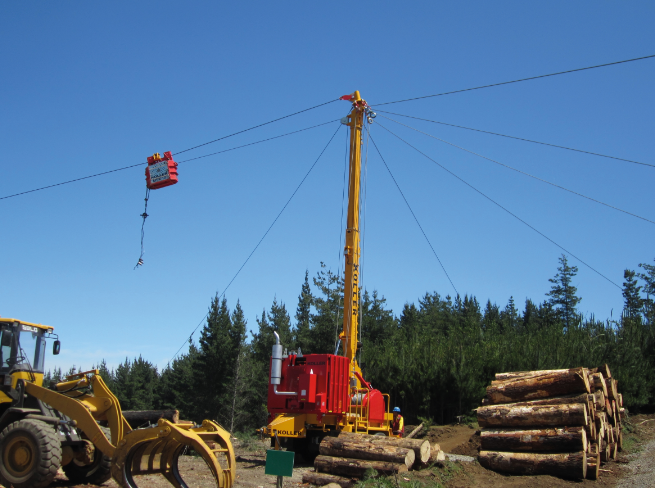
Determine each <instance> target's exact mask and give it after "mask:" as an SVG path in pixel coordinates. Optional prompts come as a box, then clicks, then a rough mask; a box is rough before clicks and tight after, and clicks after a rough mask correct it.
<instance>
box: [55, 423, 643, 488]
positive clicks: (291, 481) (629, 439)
mask: <svg viewBox="0 0 655 488" xmlns="http://www.w3.org/2000/svg"><path fill="white" fill-rule="evenodd" d="M630 423H631V425H632V426H633V429H634V430H633V432H632V433H630V434H627V435H625V437H624V446H625V449H624V452H623V453H621V454H620V456H619V459H618V460H617V461H615V462H611V463H609V464H607V465H604V466H602V469H603V471H602V472H601V476H600V479H599V480H598V481H590V480H584V481H571V480H563V479H560V478H556V477H553V476H545V475H542V476H508V475H503V474H499V473H495V472H493V471H488V470H486V469H485V468H483V467H482V466H480V465H479V464H478V463H477V462H456V463H450V462H448V463H446V465H445V467H443V468H437V467H432V468H428V469H423V470H421V471H413V472H410V473H405V474H403V476H402V479H400V480H399V484H398V485H397V486H398V487H399V488H419V487H420V488H437V487H444V488H473V487H476V488H477V487H493V488H498V487H510V488H565V487H572V486H578V487H586V486H589V487H591V486H597V487H599V488H600V487H603V488H610V487H611V488H623V487H635V488H649V487H651V488H652V487H655V468H654V463H652V462H651V460H652V459H654V458H655V415H637V416H634V417H632V418H631V419H630ZM420 437H425V438H427V439H429V440H430V443H435V442H436V443H438V444H439V445H440V446H441V448H442V450H443V451H444V452H446V453H450V454H463V455H466V456H476V455H477V452H478V449H479V446H480V436H479V434H478V433H477V432H476V430H475V429H474V428H471V427H468V426H466V425H446V426H438V427H431V428H430V429H429V431H428V432H427V433H426V432H423V433H422V435H421V436H420ZM267 445H268V442H265V443H261V444H259V443H257V442H248V443H247V445H246V444H244V445H242V444H241V442H240V441H239V440H236V441H234V447H235V451H236V455H237V479H236V483H235V485H234V486H235V488H259V487H262V488H270V487H273V486H275V478H274V477H273V476H267V475H265V474H264V466H265V463H266V461H265V453H266V449H267ZM312 470H313V467H312V466H311V465H308V464H300V465H297V466H295V467H294V470H293V477H292V478H285V479H284V486H285V488H300V487H302V486H306V487H308V488H309V485H302V475H303V473H305V472H307V471H312ZM180 472H181V474H182V477H183V478H184V479H185V481H186V482H187V484H188V486H189V488H212V487H215V485H214V482H213V480H212V477H211V475H210V473H209V470H208V469H207V467H206V465H205V464H204V462H203V461H202V460H201V459H199V458H195V457H191V456H184V457H182V458H181V459H180ZM136 481H137V483H138V484H139V487H141V488H167V487H170V486H171V485H169V484H168V482H167V481H166V480H164V479H163V478H162V477H160V476H158V475H147V476H141V477H138V478H137V479H136ZM394 484H395V483H394ZM403 485H404V486H403ZM51 486H53V487H61V488H63V487H68V488H81V487H82V486H85V487H88V486H90V485H75V484H72V483H69V482H68V481H66V478H65V476H64V475H63V473H62V474H60V475H59V476H58V478H57V480H56V481H55V482H54V483H53V484H52V485H51ZM104 486H105V487H106V488H118V485H117V484H116V483H115V482H114V481H113V480H112V481H109V482H107V483H105V485H104Z"/></svg>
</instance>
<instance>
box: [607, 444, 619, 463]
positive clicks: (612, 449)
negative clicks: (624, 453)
mask: <svg viewBox="0 0 655 488" xmlns="http://www.w3.org/2000/svg"><path fill="white" fill-rule="evenodd" d="M609 447H610V459H616V452H617V451H618V445H617V443H616V442H612V443H611V444H610V446H609Z"/></svg>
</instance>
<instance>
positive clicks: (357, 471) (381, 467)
mask: <svg viewBox="0 0 655 488" xmlns="http://www.w3.org/2000/svg"><path fill="white" fill-rule="evenodd" d="M314 468H316V471H318V472H319V473H329V474H336V475H340V476H349V477H356V478H361V477H362V476H363V475H364V472H365V471H366V470H367V469H375V470H376V471H378V472H379V473H382V474H386V475H391V474H394V473H404V472H406V471H407V466H406V465H405V464H404V463H388V462H385V461H369V460H365V459H353V458H342V457H331V456H323V455H320V456H318V457H317V458H316V459H315V460H314Z"/></svg>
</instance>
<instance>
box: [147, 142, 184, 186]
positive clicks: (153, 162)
mask: <svg viewBox="0 0 655 488" xmlns="http://www.w3.org/2000/svg"><path fill="white" fill-rule="evenodd" d="M175 183H177V163H176V162H175V161H173V155H172V154H171V152H170V151H166V152H165V153H164V156H163V157H162V156H160V155H159V153H155V154H153V155H152V156H149V157H148V166H147V167H146V184H147V186H148V189H149V190H157V189H159V188H164V187H166V186H171V185H174V184H175Z"/></svg>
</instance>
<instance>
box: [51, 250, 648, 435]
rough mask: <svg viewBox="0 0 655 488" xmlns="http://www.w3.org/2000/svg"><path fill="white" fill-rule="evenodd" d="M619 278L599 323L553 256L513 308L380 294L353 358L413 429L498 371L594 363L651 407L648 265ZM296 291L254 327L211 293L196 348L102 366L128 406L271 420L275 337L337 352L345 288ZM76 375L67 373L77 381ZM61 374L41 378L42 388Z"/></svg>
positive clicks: (470, 401)
mask: <svg viewBox="0 0 655 488" xmlns="http://www.w3.org/2000/svg"><path fill="white" fill-rule="evenodd" d="M639 268H640V269H639V272H637V271H633V270H626V271H625V272H624V283H623V291H622V293H623V298H624V307H623V311H622V313H621V315H620V317H617V318H616V319H614V318H610V319H605V320H600V319H596V318H595V317H594V316H593V315H592V316H590V317H584V316H583V315H582V314H580V313H579V311H578V304H579V303H580V301H581V298H580V297H579V296H577V289H576V287H575V286H574V278H575V276H576V273H577V271H578V269H577V267H575V266H571V265H569V263H568V260H567V258H566V256H564V255H563V256H562V257H561V258H560V260H559V267H558V268H557V273H556V274H555V276H554V277H553V278H551V279H550V280H549V281H550V284H551V289H550V291H549V292H548V293H547V294H546V299H545V300H543V301H541V302H534V301H532V300H530V299H527V300H526V302H525V304H524V306H523V308H522V310H519V308H518V307H517V305H516V303H515V302H514V299H513V298H512V297H510V299H509V301H508V303H507V304H506V305H505V306H504V307H500V306H498V305H497V304H492V303H491V302H490V301H487V302H486V303H485V304H484V305H481V304H480V302H479V301H478V300H477V298H476V297H474V296H464V297H460V296H457V297H455V298H452V297H450V296H445V297H444V296H441V295H440V294H439V293H437V292H432V293H426V294H425V295H424V296H423V297H421V298H420V299H419V300H418V301H417V302H416V303H406V304H405V306H404V307H403V309H402V311H401V312H400V313H399V314H397V315H395V314H394V313H393V311H392V310H390V309H389V308H388V307H387V305H386V300H385V298H384V297H383V296H382V295H380V294H379V293H378V292H377V291H373V292H372V293H370V294H369V293H368V292H366V291H365V292H364V293H363V294H362V297H361V307H360V308H361V319H360V324H361V326H360V329H361V336H362V337H361V341H362V344H363V347H362V348H361V349H360V351H359V358H358V361H359V362H360V365H361V366H362V369H363V371H364V374H365V377H366V378H367V380H368V381H370V382H372V383H373V385H374V387H375V388H377V389H379V390H381V391H382V392H385V393H389V394H390V395H391V404H392V405H391V406H392V407H393V406H399V407H400V408H401V409H402V411H403V414H404V415H405V417H406V418H407V419H408V421H410V422H413V421H414V420H416V419H418V418H425V419H431V420H433V421H436V422H438V423H442V424H443V423H447V422H450V421H452V420H453V419H454V417H455V416H457V415H466V414H469V413H470V412H471V410H472V409H473V408H476V407H477V406H479V405H480V401H481V399H482V397H483V396H484V393H485V388H486V386H487V385H489V384H490V382H491V380H492V379H493V377H494V374H495V373H497V372H502V371H521V370H543V369H559V368H569V367H578V366H586V367H595V366H599V365H601V364H604V363H607V364H609V366H610V369H611V371H612V375H613V377H616V378H617V379H618V381H619V390H620V391H621V392H622V393H623V399H624V404H626V405H627V406H628V408H629V409H631V410H632V411H635V410H644V409H652V408H654V407H655V301H654V298H655V265H650V264H640V265H639ZM312 285H313V286H311V285H310V280H309V273H308V272H306V273H305V280H304V282H303V284H302V286H301V291H300V294H299V296H298V303H297V306H296V311H295V314H294V317H293V320H292V318H291V316H290V314H289V311H288V310H287V308H286V306H285V304H284V303H281V302H278V301H277V299H274V300H273V304H272V305H271V307H270V309H269V310H264V311H262V313H261V315H260V316H258V317H257V319H256V322H257V327H256V328H254V329H255V331H253V332H250V335H249V334H248V328H247V322H246V319H245V317H244V313H243V310H242V308H241V305H240V304H239V302H238V301H237V302H236V304H235V306H234V309H233V310H230V309H229V308H228V302H227V300H226V299H225V298H222V299H220V298H219V297H217V296H216V297H214V298H212V300H211V303H210V306H209V313H208V315H207V321H206V323H205V325H204V327H203V329H202V331H201V333H200V337H199V339H198V341H197V342H194V341H192V340H191V339H190V341H189V350H188V352H187V353H186V354H183V355H181V356H179V357H177V358H176V359H175V360H174V361H173V362H172V363H171V364H169V365H167V366H166V367H165V368H164V369H163V370H162V371H159V370H158V368H157V367H156V366H155V365H153V364H152V363H151V362H149V361H147V360H146V359H144V358H142V357H139V358H135V359H134V360H130V359H126V360H125V362H124V363H122V364H121V365H119V366H118V367H116V368H114V369H109V368H108V367H107V365H106V363H105V361H101V362H100V364H99V365H98V366H97V368H98V369H99V370H100V373H101V375H102V377H103V379H104V380H105V382H106V383H107V384H108V385H109V387H110V388H111V390H112V391H113V392H114V394H116V396H117V397H118V398H119V400H120V402H121V406H122V408H123V409H124V410H149V409H177V410H179V411H180V416H181V418H184V419H190V420H194V421H201V420H202V419H206V418H208V419H215V420H217V421H219V422H220V423H221V424H222V425H223V426H225V427H226V428H228V429H229V430H230V431H231V432H236V431H246V430H251V429H254V428H258V427H261V426H264V425H265V424H266V423H267V417H268V413H267V410H266V399H267V398H266V397H267V392H268V390H267V385H268V369H269V358H270V354H271V346H272V345H273V344H274V343H275V336H274V334H273V332H274V331H275V332H277V333H278V334H279V335H280V339H281V342H282V344H284V346H285V347H286V348H288V349H289V350H294V351H295V350H297V349H301V350H302V352H303V354H307V353H334V352H335V350H337V348H338V343H337V335H338V333H339V332H340V330H341V327H342V325H341V324H342V318H343V303H342V301H343V299H342V295H343V282H342V279H341V278H340V276H339V275H337V274H334V273H332V272H331V271H330V270H328V269H326V267H325V265H323V264H321V269H320V270H319V271H318V273H317V274H316V276H315V277H314V278H313V279H312ZM74 372H75V368H72V371H69V372H68V374H71V373H74ZM62 376H65V375H63V374H62V371H61V370H60V369H59V370H55V371H54V372H48V373H47V374H46V378H45V381H46V384H49V383H50V381H52V380H58V379H60V378H61V377H62Z"/></svg>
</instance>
